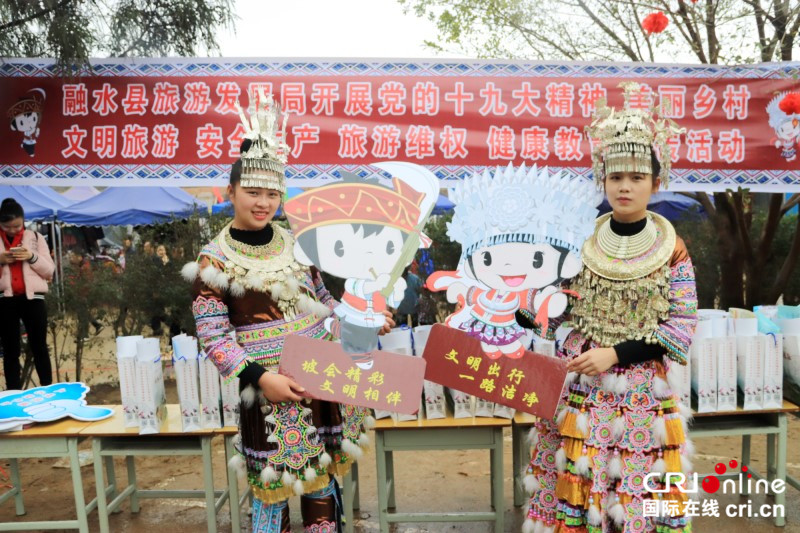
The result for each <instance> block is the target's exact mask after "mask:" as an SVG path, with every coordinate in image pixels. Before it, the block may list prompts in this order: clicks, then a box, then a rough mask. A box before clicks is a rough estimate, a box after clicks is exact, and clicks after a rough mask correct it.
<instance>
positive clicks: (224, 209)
mask: <svg viewBox="0 0 800 533" xmlns="http://www.w3.org/2000/svg"><path fill="white" fill-rule="evenodd" d="M302 192H303V189H301V188H299V187H288V188H287V189H286V198H287V199H289V198H294V197H295V196H297V195H298V194H300V193H302ZM217 213H224V214H226V215H229V216H233V204H231V203H230V201H227V202H221V203H218V204H214V205H212V206H211V214H213V215H216V214H217ZM275 214H276V215H280V214H281V210H280V209H278V212H277V213H275Z"/></svg>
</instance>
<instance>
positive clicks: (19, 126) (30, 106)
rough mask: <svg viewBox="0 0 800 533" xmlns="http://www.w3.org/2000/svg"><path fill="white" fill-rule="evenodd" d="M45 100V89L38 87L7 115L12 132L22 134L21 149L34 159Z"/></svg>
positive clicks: (21, 99)
mask: <svg viewBox="0 0 800 533" xmlns="http://www.w3.org/2000/svg"><path fill="white" fill-rule="evenodd" d="M45 98H46V94H45V92H44V90H43V89H40V88H38V87H37V88H35V89H31V90H29V91H28V92H27V93H25V96H23V97H22V98H20V99H19V101H18V102H17V103H16V104H14V105H13V106H11V107H10V108H9V110H8V113H7V114H8V118H9V119H10V121H11V124H10V126H11V131H18V132H20V133H22V135H23V137H22V143H21V144H20V147H21V148H22V149H23V150H25V153H27V154H28V155H29V156H30V157H33V156H34V153H35V151H36V141H37V139H38V137H39V133H40V130H39V125H40V124H41V122H42V110H43V108H44V101H45Z"/></svg>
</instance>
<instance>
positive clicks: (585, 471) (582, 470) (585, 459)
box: [575, 455, 589, 476]
mask: <svg viewBox="0 0 800 533" xmlns="http://www.w3.org/2000/svg"><path fill="white" fill-rule="evenodd" d="M575 471H576V472H577V473H578V474H580V475H582V476H588V475H589V456H588V455H581V456H580V457H579V458H578V460H577V461H575Z"/></svg>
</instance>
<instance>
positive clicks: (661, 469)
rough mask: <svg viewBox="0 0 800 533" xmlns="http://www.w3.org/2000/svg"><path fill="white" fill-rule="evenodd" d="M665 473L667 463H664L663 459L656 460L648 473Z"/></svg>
mask: <svg viewBox="0 0 800 533" xmlns="http://www.w3.org/2000/svg"><path fill="white" fill-rule="evenodd" d="M666 471H667V463H666V461H664V459H658V460H657V461H656V462H655V463H653V466H652V467H651V468H650V472H651V473H653V474H664V473H665V472H666Z"/></svg>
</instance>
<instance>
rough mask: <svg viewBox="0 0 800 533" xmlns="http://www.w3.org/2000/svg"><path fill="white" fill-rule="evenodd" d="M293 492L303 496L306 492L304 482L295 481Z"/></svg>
mask: <svg viewBox="0 0 800 533" xmlns="http://www.w3.org/2000/svg"><path fill="white" fill-rule="evenodd" d="M292 490H294V493H295V494H296V495H297V496H302V495H303V493H304V492H305V488H304V487H303V482H302V481H301V480H300V479H297V480H295V482H294V486H293V487H292Z"/></svg>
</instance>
